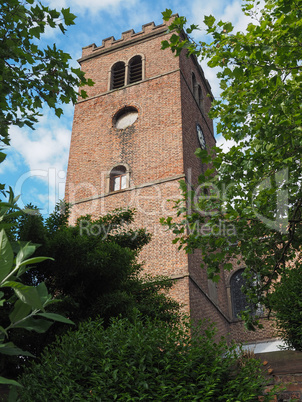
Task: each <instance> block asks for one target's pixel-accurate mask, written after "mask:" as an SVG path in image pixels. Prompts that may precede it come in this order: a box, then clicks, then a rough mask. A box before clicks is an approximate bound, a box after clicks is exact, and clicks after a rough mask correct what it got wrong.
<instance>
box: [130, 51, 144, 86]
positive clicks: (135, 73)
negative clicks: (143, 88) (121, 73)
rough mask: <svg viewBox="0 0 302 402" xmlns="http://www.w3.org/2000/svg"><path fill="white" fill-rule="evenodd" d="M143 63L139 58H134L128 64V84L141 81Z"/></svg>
mask: <svg viewBox="0 0 302 402" xmlns="http://www.w3.org/2000/svg"><path fill="white" fill-rule="evenodd" d="M142 67H143V63H142V57H141V56H134V57H133V58H132V59H131V60H130V62H129V84H132V83H134V82H138V81H141V80H142V79H143V70H142Z"/></svg>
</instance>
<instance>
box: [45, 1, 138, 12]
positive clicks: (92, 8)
mask: <svg viewBox="0 0 302 402" xmlns="http://www.w3.org/2000/svg"><path fill="white" fill-rule="evenodd" d="M136 2H137V0H127V1H124V0H84V1H83V0H72V1H71V0H48V1H47V4H48V5H49V7H51V8H56V9H57V10H59V9H61V8H67V7H70V8H71V11H72V12H75V13H76V14H77V13H79V12H85V11H88V12H90V13H91V14H93V15H95V13H97V12H99V11H103V10H110V12H111V13H115V12H119V10H120V9H122V8H130V7H133V6H134V5H135V4H136Z"/></svg>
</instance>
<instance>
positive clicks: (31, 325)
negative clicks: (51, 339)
mask: <svg viewBox="0 0 302 402" xmlns="http://www.w3.org/2000/svg"><path fill="white" fill-rule="evenodd" d="M51 325H52V322H51V321H48V320H40V319H35V318H33V317H29V318H26V319H25V320H24V321H22V322H20V323H18V324H17V325H15V327H14V328H24V329H27V330H28V331H35V332H38V333H39V334H42V333H44V332H46V331H47V330H48V328H49V327H50V326H51Z"/></svg>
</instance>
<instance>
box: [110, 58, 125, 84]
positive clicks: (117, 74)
mask: <svg viewBox="0 0 302 402" xmlns="http://www.w3.org/2000/svg"><path fill="white" fill-rule="evenodd" d="M124 85H125V63H124V62H122V61H119V62H117V63H115V64H114V66H113V67H112V88H111V89H116V88H121V87H123V86H124Z"/></svg>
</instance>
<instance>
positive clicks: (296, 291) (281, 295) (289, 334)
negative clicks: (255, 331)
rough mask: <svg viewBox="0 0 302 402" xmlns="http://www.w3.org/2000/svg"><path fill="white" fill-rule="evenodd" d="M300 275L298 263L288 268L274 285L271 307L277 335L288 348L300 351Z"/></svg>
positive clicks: (301, 329) (301, 317)
mask: <svg viewBox="0 0 302 402" xmlns="http://www.w3.org/2000/svg"><path fill="white" fill-rule="evenodd" d="M301 294H302V275H301V268H300V265H299V266H298V267H297V268H292V269H289V270H288V272H287V273H286V275H284V276H283V278H282V282H278V283H277V284H276V285H275V291H274V293H272V295H271V307H272V309H273V310H274V312H275V316H276V319H277V327H278V328H279V335H281V337H282V338H283V340H284V341H285V342H286V344H287V346H288V347H289V348H294V349H296V350H299V351H302V299H301Z"/></svg>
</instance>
